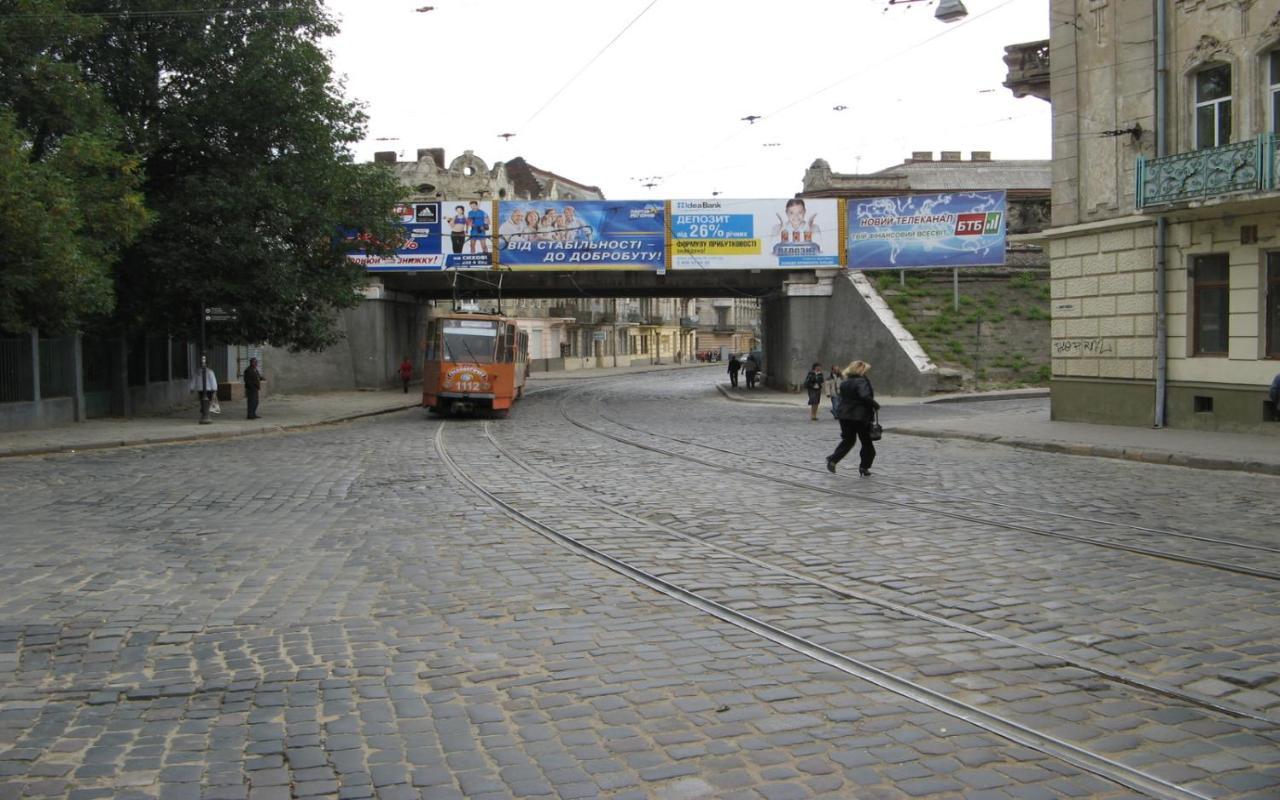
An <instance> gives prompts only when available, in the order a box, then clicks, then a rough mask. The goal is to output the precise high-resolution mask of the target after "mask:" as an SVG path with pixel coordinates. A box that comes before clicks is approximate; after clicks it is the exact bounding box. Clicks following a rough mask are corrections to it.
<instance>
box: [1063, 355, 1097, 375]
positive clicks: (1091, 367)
mask: <svg viewBox="0 0 1280 800" xmlns="http://www.w3.org/2000/svg"><path fill="white" fill-rule="evenodd" d="M1063 374H1065V375H1068V376H1071V377H1077V378H1096V377H1098V359H1096V358H1073V359H1071V360H1070V361H1067V362H1066V370H1065V371H1064V373H1063Z"/></svg>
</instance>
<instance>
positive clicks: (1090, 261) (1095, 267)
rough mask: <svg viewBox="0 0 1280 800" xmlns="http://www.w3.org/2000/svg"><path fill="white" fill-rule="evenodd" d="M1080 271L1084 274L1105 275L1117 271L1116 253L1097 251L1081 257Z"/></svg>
mask: <svg viewBox="0 0 1280 800" xmlns="http://www.w3.org/2000/svg"><path fill="white" fill-rule="evenodd" d="M1080 271H1081V274H1083V275H1103V274H1106V273H1110V272H1115V271H1116V254H1115V253H1095V254H1093V255H1088V256H1084V257H1083V258H1081V259H1080Z"/></svg>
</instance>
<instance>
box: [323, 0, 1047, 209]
mask: <svg viewBox="0 0 1280 800" xmlns="http://www.w3.org/2000/svg"><path fill="white" fill-rule="evenodd" d="M427 4H432V5H434V10H432V11H429V12H426V13H415V12H414V9H415V8H417V7H420V6H423V5H427ZM965 4H966V7H967V8H968V10H969V17H968V18H967V19H966V20H964V21H962V22H958V23H952V24H949V25H948V24H943V23H942V22H939V21H937V20H936V19H934V16H933V13H934V9H935V3H934V2H928V0H921V2H915V3H911V4H909V5H894V6H889V5H888V2H887V0H789V1H788V2H781V1H780V2H764V1H763V0H537V1H535V0H523V1H522V2H520V1H517V0H409V1H408V2H401V1H400V0H328V5H329V7H330V8H331V9H332V11H333V12H334V14H335V15H336V16H337V18H338V20H339V22H340V24H341V26H342V33H341V34H340V35H339V36H338V37H336V38H335V39H333V40H331V41H330V42H329V47H330V48H331V50H332V52H333V55H334V66H335V69H336V70H337V72H338V73H339V74H341V75H345V77H346V92H347V95H348V96H349V97H350V98H353V99H357V100H360V101H362V102H364V103H365V104H366V111H367V112H368V114H369V131H368V135H369V139H368V140H367V141H365V142H363V143H361V144H360V145H359V146H358V148H357V150H356V157H357V159H359V160H361V161H368V160H371V159H372V158H373V153H374V151H376V150H396V151H399V152H402V153H403V156H402V160H404V159H410V160H411V159H413V158H414V157H415V154H416V152H417V149H418V148H420V147H443V148H445V150H446V157H447V158H449V159H452V158H454V157H455V156H458V155H461V154H462V152H463V151H464V150H473V151H474V152H475V154H476V155H477V156H478V157H480V158H481V159H483V160H484V161H485V162H486V163H487V164H489V165H490V166H492V165H493V164H494V163H495V162H497V161H507V160H510V159H512V158H514V157H516V156H524V157H525V158H526V159H527V160H528V161H529V162H530V163H532V164H534V165H536V166H538V167H541V168H543V169H548V170H551V171H553V172H556V173H559V174H560V175H563V176H565V177H568V178H571V179H573V180H576V181H579V182H582V183H586V184H594V185H597V186H599V187H600V188H601V189H603V190H604V193H605V196H606V197H609V198H612V199H629V198H637V199H646V198H682V197H683V198H694V197H708V196H711V193H712V192H721V193H723V195H724V196H726V197H741V198H749V197H788V196H791V195H793V194H795V193H796V192H798V191H800V190H801V181H802V178H803V175H804V171H805V169H806V168H807V167H808V166H809V165H810V164H811V163H812V162H813V160H814V159H816V158H824V159H826V160H827V162H828V163H830V165H831V168H832V169H833V170H835V171H837V172H872V171H875V170H879V169H883V168H885V167H888V166H892V165H893V164H896V163H900V162H901V161H902V159H903V158H906V157H907V156H909V155H910V153H911V151H913V150H932V151H934V152H935V153H936V152H938V151H941V150H962V151H964V153H965V158H968V157H969V155H968V154H969V151H971V150H990V151H992V156H993V157H994V158H997V159H1000V158H1048V157H1049V151H1050V107H1049V104H1048V103H1046V102H1044V101H1042V100H1039V99H1036V98H1034V97H1027V98H1023V99H1021V100H1017V99H1014V97H1013V96H1012V95H1011V94H1010V93H1009V91H1008V90H1007V89H1005V88H1004V87H1002V86H1001V82H1002V81H1003V80H1004V79H1005V77H1006V72H1007V70H1006V67H1005V64H1004V62H1003V60H1002V56H1003V54H1004V47H1005V45H1007V44H1014V43H1017V42H1028V41H1034V40H1037V39H1045V38H1048V35H1049V9H1048V2H1047V0H965ZM642 12H643V13H642ZM628 26H629V27H628ZM624 29H625V31H624ZM619 34H621V35H619ZM615 37H617V38H616V40H615V41H613V43H612V44H610V41H611V40H614V39H615ZM601 51H603V53H601ZM597 55H599V57H598V58H596V56H597ZM593 58H595V59H596V60H595V61H594V63H591V65H590V66H589V67H587V68H586V69H585V71H583V68H584V67H585V66H586V65H587V64H588V62H590V61H591V59H593ZM580 71H581V74H578V73H579V72H580ZM575 75H577V78H576V80H572V81H571V79H573V78H574V76H575ZM557 93H558V94H557ZM836 106H846V107H847V108H845V109H844V110H842V111H837V110H835V107H836ZM748 115H758V116H760V117H761V119H759V120H757V121H756V122H755V124H749V123H747V122H744V121H742V120H741V118H742V117H745V116H748ZM502 133H514V134H516V135H515V136H514V137H512V138H511V139H510V140H509V141H508V140H504V139H502V138H499V134H502ZM378 137H387V138H393V139H396V140H398V141H376V139H377V138H378ZM935 157H936V156H935ZM644 183H657V184H658V185H657V186H655V187H645V186H644V185H643V184H644Z"/></svg>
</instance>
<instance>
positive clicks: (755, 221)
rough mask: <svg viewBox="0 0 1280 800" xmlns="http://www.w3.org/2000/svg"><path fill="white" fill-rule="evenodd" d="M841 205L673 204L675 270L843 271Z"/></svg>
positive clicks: (808, 202)
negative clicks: (830, 269)
mask: <svg viewBox="0 0 1280 800" xmlns="http://www.w3.org/2000/svg"><path fill="white" fill-rule="evenodd" d="M839 207H840V206H839V201H837V200H835V199H818V198H808V199H801V198H799V197H793V198H791V199H789V200H672V201H671V268H672V269H770V268H772V269H785V268H800V269H811V268H813V267H838V266H840V241H839V239H840V227H839V224H840V215H839Z"/></svg>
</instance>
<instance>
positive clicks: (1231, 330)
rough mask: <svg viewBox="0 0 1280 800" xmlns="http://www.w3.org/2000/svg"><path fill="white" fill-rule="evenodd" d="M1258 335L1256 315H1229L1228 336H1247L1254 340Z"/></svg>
mask: <svg viewBox="0 0 1280 800" xmlns="http://www.w3.org/2000/svg"><path fill="white" fill-rule="evenodd" d="M1258 333H1259V331H1258V315H1257V314H1231V315H1230V316H1229V317H1228V319H1227V335H1228V336H1247V337H1249V338H1251V339H1256V338H1257V337H1258Z"/></svg>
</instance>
